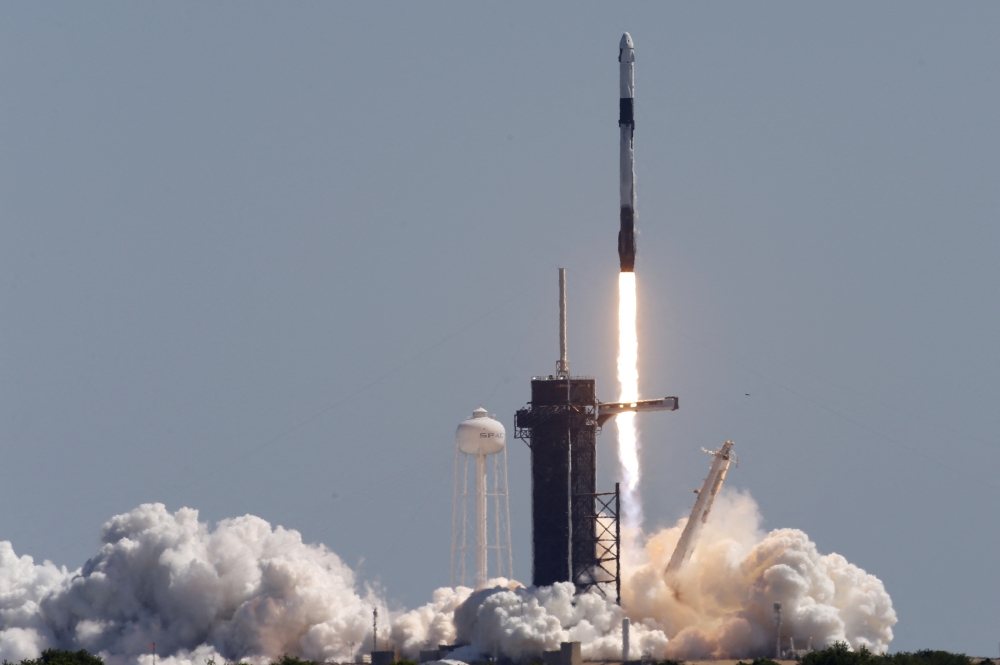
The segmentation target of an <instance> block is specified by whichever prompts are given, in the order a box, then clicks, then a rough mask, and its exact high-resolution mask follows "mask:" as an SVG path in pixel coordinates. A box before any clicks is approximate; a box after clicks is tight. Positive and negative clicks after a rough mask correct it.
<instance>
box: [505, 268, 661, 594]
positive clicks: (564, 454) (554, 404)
mask: <svg viewBox="0 0 1000 665" xmlns="http://www.w3.org/2000/svg"><path fill="white" fill-rule="evenodd" d="M559 351H560V354H559V362H558V363H556V374H555V375H549V376H536V377H533V378H532V379H531V402H529V403H528V406H527V407H525V408H523V409H521V410H519V411H518V412H517V415H516V417H515V427H516V429H515V433H514V436H515V437H517V438H519V439H523V440H524V441H525V442H526V443H527V444H528V447H530V448H531V537H532V570H531V583H532V584H533V585H535V586H549V585H551V584H554V583H555V582H573V584H575V585H576V588H577V591H586V590H587V589H589V588H592V587H596V588H597V589H598V590H600V591H601V592H603V593H605V594H608V595H610V594H609V591H610V590H609V589H608V587H609V586H610V585H614V588H615V600H616V601H620V600H621V562H620V552H621V529H620V521H619V517H620V515H621V501H620V495H619V491H618V484H617V483H616V484H615V491H613V492H598V491H597V432H598V430H599V428H600V427H601V426H602V425H603V424H604V423H605V422H607V421H608V420H609V419H610V418H612V417H614V416H615V415H616V414H619V413H625V412H628V411H633V412H644V411H673V410H675V409H677V405H678V400H677V398H676V397H663V398H660V399H646V400H637V401H635V402H629V403H622V402H601V401H599V400H598V399H597V382H596V381H595V380H594V378H593V377H590V376H572V375H571V374H570V373H569V361H568V360H567V355H566V270H565V269H564V268H560V269H559Z"/></svg>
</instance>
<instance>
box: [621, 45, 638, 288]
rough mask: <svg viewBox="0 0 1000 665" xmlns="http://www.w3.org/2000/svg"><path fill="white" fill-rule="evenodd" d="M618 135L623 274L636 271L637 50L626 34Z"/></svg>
mask: <svg viewBox="0 0 1000 665" xmlns="http://www.w3.org/2000/svg"><path fill="white" fill-rule="evenodd" d="M618 87H619V93H620V94H619V97H620V99H619V101H618V131H619V134H620V145H619V150H620V167H619V168H620V170H619V173H620V187H621V228H620V230H619V231H618V262H619V264H620V266H621V271H622V272H634V271H635V158H634V157H635V156H634V153H633V150H632V134H633V133H634V132H635V113H634V112H635V94H634V93H635V47H634V45H633V44H632V37H631V36H630V35H629V34H628V33H627V32H626V33H625V34H624V35H622V40H621V43H620V44H619V45H618Z"/></svg>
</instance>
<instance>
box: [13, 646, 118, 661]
mask: <svg viewBox="0 0 1000 665" xmlns="http://www.w3.org/2000/svg"><path fill="white" fill-rule="evenodd" d="M3 665H12V664H11V663H9V662H8V661H6V660H5V661H4V662H3ZM21 665H104V660H102V659H101V658H100V657H98V656H95V655H94V654H92V653H89V652H88V651H86V650H84V649H80V650H79V651H64V650H63V649H46V650H45V651H43V652H42V655H41V656H39V657H38V658H25V659H24V660H22V661H21Z"/></svg>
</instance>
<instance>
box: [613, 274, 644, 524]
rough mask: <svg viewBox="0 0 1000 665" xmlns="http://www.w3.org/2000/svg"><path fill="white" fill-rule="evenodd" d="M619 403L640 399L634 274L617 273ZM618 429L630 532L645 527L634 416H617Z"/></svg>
mask: <svg viewBox="0 0 1000 665" xmlns="http://www.w3.org/2000/svg"><path fill="white" fill-rule="evenodd" d="M618 383H619V386H620V389H619V395H618V400H619V401H621V402H634V401H636V400H637V399H639V337H638V335H637V334H636V287H635V273H634V272H622V273H618ZM615 426H616V427H617V429H618V460H619V463H620V464H621V471H622V484H623V485H624V487H623V491H622V503H623V504H624V510H623V512H624V516H623V517H624V520H623V521H624V523H625V527H626V529H627V530H628V531H629V532H634V531H635V530H637V529H638V528H639V527H640V525H641V524H642V504H641V502H640V500H639V435H638V431H637V429H636V422H635V413H621V414H618V415H617V416H615Z"/></svg>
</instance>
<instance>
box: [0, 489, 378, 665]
mask: <svg viewBox="0 0 1000 665" xmlns="http://www.w3.org/2000/svg"><path fill="white" fill-rule="evenodd" d="M102 542H103V545H102V546H101V548H100V550H99V551H98V553H97V554H96V555H95V556H94V557H93V558H92V559H90V560H89V561H87V563H86V564H85V565H84V566H83V568H82V569H80V570H77V571H74V572H72V573H70V572H68V571H66V570H65V569H58V568H56V567H55V566H53V565H52V564H50V563H48V562H46V563H44V564H42V565H35V564H34V563H33V561H32V559H31V558H30V557H21V558H20V559H18V558H17V557H16V556H14V553H13V550H12V548H11V546H10V544H9V543H0V658H7V659H10V660H17V659H20V658H24V657H35V656H37V655H38V654H39V653H40V652H41V650H42V649H45V648H47V647H59V648H66V649H80V648H83V649H87V650H88V651H91V652H94V653H100V654H102V655H103V656H105V658H106V660H107V661H108V662H109V663H110V664H111V665H115V664H116V663H123V664H124V663H136V662H142V661H143V660H144V659H143V658H142V656H143V654H149V644H150V643H151V642H153V643H156V649H157V652H158V654H161V655H162V656H163V657H165V658H161V659H160V660H158V662H160V663H163V662H164V661H166V662H167V664H168V665H174V664H175V662H176V665H181V664H182V663H187V662H196V663H198V665H202V663H204V662H205V660H206V659H207V658H209V657H213V656H215V657H217V660H218V661H219V662H223V661H224V660H235V659H239V658H246V657H252V656H258V657H259V656H267V657H277V656H280V655H281V654H283V653H291V654H298V655H301V656H303V657H305V658H310V659H314V660H319V661H331V660H345V659H348V658H349V657H350V655H351V654H350V646H349V644H350V643H351V642H353V643H354V644H355V645H356V646H357V647H360V646H361V645H362V643H363V642H364V641H365V640H366V639H367V640H368V641H369V642H370V635H371V628H370V625H371V621H370V619H371V610H372V607H373V606H376V607H379V610H380V614H382V616H385V617H387V618H388V617H389V616H390V614H389V611H388V610H387V609H386V607H385V604H384V603H383V602H382V601H381V600H380V599H379V598H378V597H377V596H376V595H375V593H374V592H373V590H371V589H365V590H364V591H359V590H358V589H357V584H356V580H355V577H354V573H353V571H352V570H351V569H350V568H349V567H348V566H347V565H345V564H344V562H343V561H341V559H340V558H339V557H338V556H337V555H336V554H334V553H333V552H331V551H329V550H328V549H326V548H325V547H324V546H322V545H307V544H305V543H303V542H302V538H301V536H300V535H299V533H298V532H296V531H292V530H287V529H283V528H281V527H277V528H272V527H271V525H270V524H268V523H267V522H265V521H264V520H262V519H260V518H258V517H253V516H250V515H247V516H244V517H238V518H235V519H228V520H223V521H221V522H219V524H218V525H217V526H216V528H215V529H214V530H212V529H210V528H209V526H208V525H207V524H205V523H204V522H199V521H198V513H197V511H195V510H191V509H188V508H183V509H181V510H178V511H177V512H176V513H173V514H171V513H169V512H168V511H167V510H166V508H165V507H164V506H163V505H162V504H146V505H142V506H139V507H138V508H136V509H135V510H132V511H131V512H128V513H126V514H124V515H119V516H117V517H114V518H112V519H111V520H110V521H108V522H107V523H106V524H104V526H103V528H102ZM148 658H149V659H150V660H151V658H152V656H151V655H149V656H148Z"/></svg>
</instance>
